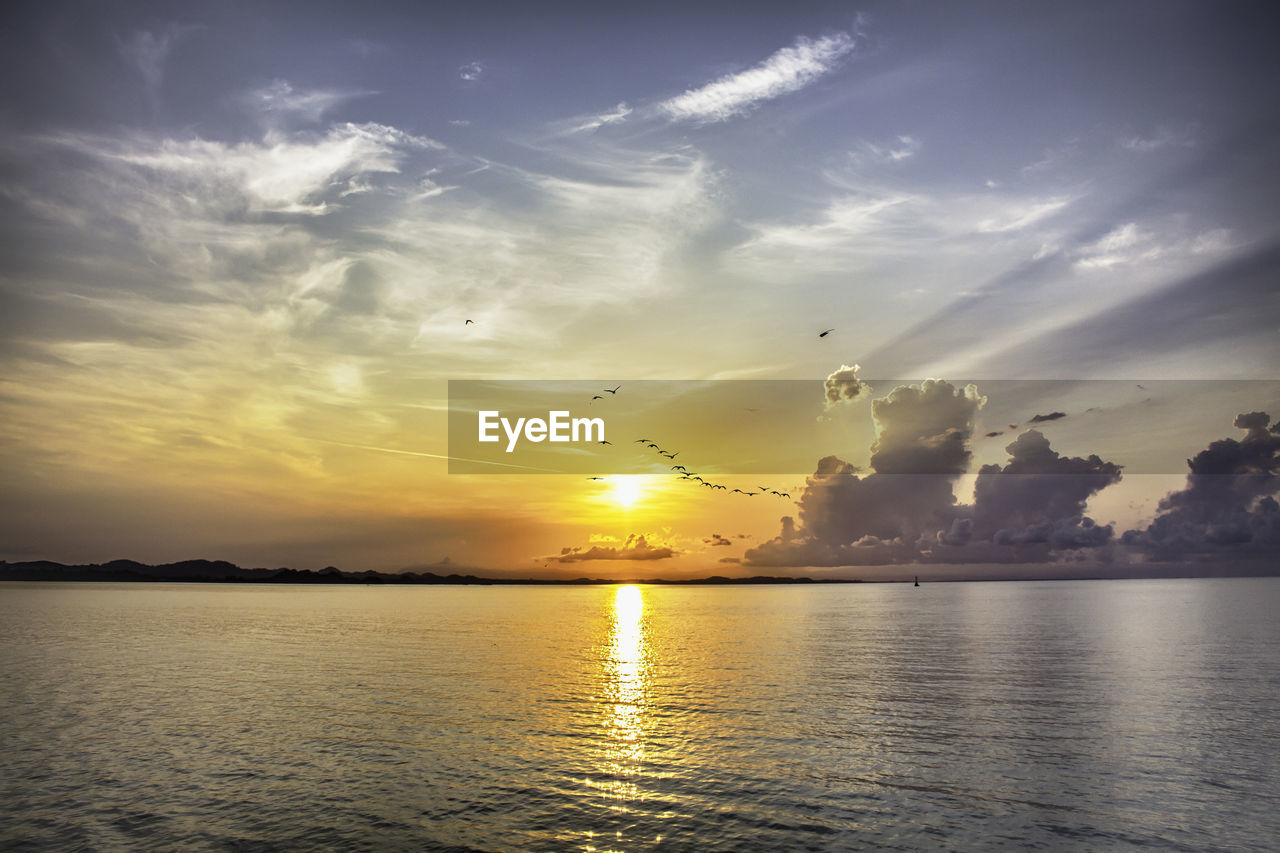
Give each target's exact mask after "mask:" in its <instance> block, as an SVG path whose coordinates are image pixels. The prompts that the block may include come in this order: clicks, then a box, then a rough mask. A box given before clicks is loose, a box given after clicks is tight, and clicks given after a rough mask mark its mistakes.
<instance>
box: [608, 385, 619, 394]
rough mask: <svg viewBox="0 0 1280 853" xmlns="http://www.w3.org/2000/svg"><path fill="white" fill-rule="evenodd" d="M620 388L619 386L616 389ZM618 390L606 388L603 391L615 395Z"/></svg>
mask: <svg viewBox="0 0 1280 853" xmlns="http://www.w3.org/2000/svg"><path fill="white" fill-rule="evenodd" d="M621 387H622V386H621V385H619V386H618V388H621ZM618 388H606V389H604V390H606V391H608V392H609V393H610V394H617V393H618Z"/></svg>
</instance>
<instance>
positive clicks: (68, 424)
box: [0, 0, 1280, 577]
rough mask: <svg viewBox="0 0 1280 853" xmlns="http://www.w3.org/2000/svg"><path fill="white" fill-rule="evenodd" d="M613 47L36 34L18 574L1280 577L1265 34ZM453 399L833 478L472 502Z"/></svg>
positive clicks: (13, 206) (529, 38) (381, 36)
mask: <svg viewBox="0 0 1280 853" xmlns="http://www.w3.org/2000/svg"><path fill="white" fill-rule="evenodd" d="M611 6H612V4H587V3H573V4H565V3H551V4H527V6H515V5H511V4H484V3H469V4H462V5H453V4H450V5H448V6H447V8H446V7H445V5H444V4H430V3H377V2H372V3H361V4H326V3H271V4H249V3H237V2H229V3H216V4H213V3H210V4H195V5H193V4H178V3H127V4H88V3H62V2H42V3H19V4H10V5H9V6H8V7H7V11H5V12H3V13H0V15H2V16H3V21H4V26H3V27H2V28H0V41H2V44H3V51H0V65H2V66H3V79H4V83H3V86H4V95H3V100H2V101H0V121H2V122H3V123H2V124H0V134H2V135H0V158H2V160H0V211H2V213H0V216H2V221H3V226H2V230H0V240H2V241H3V252H2V253H0V327H2V329H3V331H2V332H0V361H2V369H0V407H2V410H3V412H2V414H0V481H2V482H3V486H2V487H0V509H2V513H0V559H7V560H10V561H14V560H31V559H52V560H59V561H62V562H101V561H105V560H110V559H114V558H122V557H127V558H132V559H136V560H140V561H143V562H167V561H174V560H180V559H188V558H197V557H202V558H209V559H225V560H230V561H233V562H236V563H239V564H240V565H243V566H285V565H288V566H293V567H296V568H315V569H318V568H321V567H324V566H326V565H330V564H333V565H337V566H339V567H341V568H344V569H351V570H363V569H377V570H386V571H398V570H401V569H416V570H422V569H426V568H430V569H431V570H435V571H439V570H440V567H441V566H444V567H447V568H448V569H449V570H450V571H452V570H466V571H474V572H477V573H482V574H495V575H497V574H505V575H518V576H529V575H541V576H553V575H569V576H573V577H577V576H581V575H589V576H593V577H653V576H657V575H667V576H672V577H679V576H701V575H707V574H778V575H781V574H801V575H814V576H818V575H824V576H825V575H836V576H848V577H864V576H865V577H871V576H900V575H902V574H903V573H904V572H906V573H910V572H912V571H915V569H912V568H902V567H904V566H907V567H909V566H913V565H915V564H918V563H924V564H928V565H929V566H930V568H931V570H932V571H935V572H937V571H943V572H945V571H946V570H948V569H947V567H952V568H954V570H955V571H957V572H974V571H978V570H977V569H974V568H973V567H974V566H983V565H992V564H999V565H1006V566H1007V565H1010V564H1016V565H1021V566H1025V571H1026V573H1027V574H1028V575H1032V576H1034V575H1035V574H1037V573H1045V572H1048V571H1051V567H1052V566H1055V565H1062V564H1065V563H1072V564H1077V563H1083V564H1090V565H1093V564H1097V565H1104V566H1122V565H1128V564H1132V563H1135V562H1143V561H1161V562H1175V563H1177V562H1186V561H1200V562H1209V563H1212V562H1215V561H1218V562H1221V561H1232V560H1244V559H1247V560H1261V561H1267V560H1270V561H1271V562H1272V563H1273V564H1274V563H1275V557H1276V556H1280V506H1277V504H1276V501H1275V500H1274V499H1273V498H1272V497H1271V496H1272V495H1274V494H1275V493H1276V492H1277V490H1278V489H1280V485H1278V484H1277V482H1276V478H1275V474H1276V472H1277V459H1278V458H1280V434H1278V433H1276V432H1274V431H1272V430H1271V429H1270V427H1271V419H1273V418H1280V381H1273V380H1280V376H1277V366H1278V365H1280V345H1278V343H1280V340H1278V337H1277V336H1278V334H1280V203H1278V202H1277V195H1276V187H1277V185H1278V183H1280V181H1278V178H1280V162H1278V160H1280V61H1278V60H1277V58H1276V57H1277V54H1276V51H1275V47H1274V34H1275V32H1276V24H1277V22H1278V21H1277V17H1278V16H1277V14H1276V12H1275V8H1274V4H1269V3H1261V2H1259V3H1248V2H1238V3H1237V2H1233V3H1210V2H1172V1H1171V0H1160V2H1137V3H1134V2H1122V3H1091V4H1074V3H1072V4H1068V3H1023V2H1016V3H1015V2H1010V3H914V2H896V3H875V2H871V3H836V2H831V3H806V2H797V3H786V4H772V8H766V9H757V8H755V7H751V8H750V11H746V9H747V7H743V6H741V5H740V4H697V6H696V8H693V9H690V8H686V7H685V6H683V5H674V4H672V5H663V4H654V3H646V4H631V5H628V6H626V7H620V8H612V7H611ZM467 320H472V321H474V322H473V323H471V324H466V321H467ZM828 328H833V329H834V331H832V332H831V333H830V334H829V335H827V336H826V337H821V338H820V337H819V336H818V333H819V332H821V331H823V330H825V329H828ZM854 365H857V366H858V367H859V369H858V370H857V371H854V370H853V369H852V368H853V366H854ZM828 377H834V378H833V379H832V380H831V381H830V382H828V384H827V385H825V386H824V381H827V380H828ZM450 380H453V381H455V382H457V381H461V380H473V381H475V380H484V381H488V382H496V383H499V384H501V383H503V382H512V383H514V382H517V381H520V382H525V383H536V382H557V381H564V382H568V381H574V382H577V381H581V382H583V383H586V385H585V386H584V387H596V386H597V385H598V386H599V387H600V388H604V387H606V386H605V385H603V384H600V383H607V384H608V387H614V386H620V389H619V392H618V395H617V397H616V400H615V399H613V398H611V399H606V400H602V401H599V402H594V403H592V404H591V405H594V406H596V407H598V408H603V407H604V406H605V405H606V404H608V403H611V402H619V403H620V404H621V402H622V399H623V395H625V394H627V393H629V392H631V390H632V389H631V388H630V387H629V386H628V383H638V382H639V381H640V380H683V381H686V382H688V383H690V384H689V387H694V385H693V383H694V382H698V383H705V384H703V385H698V386H697V387H699V388H703V387H706V388H711V387H717V388H718V387H721V386H723V387H730V384H729V383H724V382H722V381H723V380H757V381H759V380H792V381H793V382H791V383H787V385H788V386H792V385H794V384H795V383H805V382H808V383H812V399H811V402H810V403H795V402H792V399H793V398H792V397H791V396H790V395H782V396H779V397H774V396H771V395H765V399H763V400H762V401H761V405H759V406H747V405H745V404H743V405H738V404H737V403H735V406H734V408H733V409H732V412H733V413H732V414H724V415H722V416H717V417H715V418H711V417H708V418H703V419H697V418H694V416H693V415H692V414H690V415H687V416H685V415H681V416H679V417H677V416H672V417H670V418H669V420H668V422H665V423H664V425H665V427H666V435H664V436H659V437H658V439H659V442H660V443H661V442H663V441H668V442H670V443H669V444H664V445H663V446H664V447H668V446H669V447H671V449H676V450H683V452H684V453H686V454H687V455H686V456H684V457H683V458H684V459H688V458H690V457H691V456H695V455H696V453H695V451H696V450H697V449H699V448H702V449H705V453H706V454H708V455H709V454H710V453H711V452H712V450H714V449H719V451H726V449H727V448H729V447H733V448H737V447H742V448H747V449H750V448H751V447H753V446H757V447H760V448H761V452H763V451H764V448H765V446H766V444H767V443H768V442H770V441H773V442H776V441H778V439H777V437H776V434H775V433H773V432H769V431H768V430H767V429H765V428H764V427H762V426H760V425H759V424H758V423H754V422H753V421H752V418H751V417H750V415H752V414H755V413H754V412H752V411H750V410H752V409H760V410H762V411H765V412H766V413H767V414H766V415H764V416H762V420H763V418H764V417H767V418H769V419H771V420H770V423H785V424H786V425H787V429H793V428H794V429H795V430H799V431H800V432H799V433H796V434H803V435H804V436H807V437H806V438H795V439H787V441H788V442H799V444H798V446H797V445H795V444H789V445H788V449H789V450H791V451H796V452H797V454H798V456H799V457H801V458H803V459H807V460H808V463H807V465H806V466H805V467H803V468H797V470H795V471H793V472H790V473H779V474H773V473H771V474H769V475H768V476H767V478H766V479H760V478H759V476H757V475H752V476H750V477H748V476H747V474H746V473H745V471H746V470H747V469H748V468H749V466H747V465H746V464H745V463H746V462H747V461H748V460H746V459H745V458H743V459H733V458H717V460H716V461H715V462H714V463H708V464H714V465H716V466H718V468H717V470H715V471H714V472H713V473H715V474H716V476H717V477H719V478H720V481H722V482H724V483H725V484H727V485H728V486H729V489H733V488H741V489H744V490H749V489H758V488H759V487H760V486H761V485H767V486H768V487H769V488H770V489H777V490H779V491H784V492H789V493H790V496H789V497H788V498H786V499H782V498H779V497H777V496H770V495H757V496H755V497H751V498H744V497H742V496H741V495H731V494H726V491H727V490H726V491H718V492H717V491H716V490H713V489H710V488H698V487H696V486H691V485H690V484H689V483H684V482H678V481H676V479H675V477H674V475H673V474H671V473H670V472H669V471H667V472H664V473H659V472H660V471H662V468H661V467H656V466H655V468H654V470H653V473H650V474H641V475H620V474H614V473H613V472H612V471H605V470H604V469H603V467H602V474H603V476H604V477H605V479H602V480H588V479H586V477H585V476H584V472H582V471H579V470H577V469H574V473H572V474H546V473H535V472H530V471H524V470H517V469H511V471H510V472H509V473H508V472H504V473H484V474H480V473H456V472H455V473H450V466H449V461H448V458H449V456H450V455H451V450H450V441H449V436H448V434H447V425H448V407H449V382H450ZM925 380H933V381H929V382H925ZM1014 380H1019V381H1014ZM864 385H865V386H866V387H863V386H864ZM912 386H914V387H912ZM732 387H736V388H743V387H746V386H741V385H734V386H732ZM799 387H803V386H799ZM832 389H834V390H832ZM895 389H897V390H895ZM828 394H830V395H831V396H828ZM796 399H799V398H798V397H797V398H796ZM587 405H588V401H587V400H586V399H583V400H582V406H581V408H582V409H583V410H584V411H583V412H581V413H582V414H586V412H585V409H586V406H587ZM1054 412H1060V413H1061V415H1060V416H1058V417H1053V413H1054ZM593 413H594V410H593ZM1262 413H1267V414H1269V415H1270V417H1267V416H1266V415H1264V414H1262ZM575 414H579V412H576V411H575ZM1036 415H1040V416H1041V417H1042V420H1040V421H1039V422H1036V423H1030V421H1031V420H1032V418H1033V417H1034V416H1036ZM1011 423H1016V424H1017V427H1016V428H1015V427H1012V426H1010V424H1011ZM1028 430H1034V431H1033V432H1028ZM787 434H788V435H791V434H792V433H787ZM641 435H643V433H642V434H641ZM637 437H640V436H637V435H632V434H631V432H629V431H628V432H623V433H620V434H617V435H616V437H615V435H614V434H610V435H609V438H610V439H611V440H613V441H615V442H616V444H618V445H624V444H625V445H628V446H630V445H632V443H633V439H635V438H637ZM729 438H732V440H733V442H736V443H733V444H729V443H726V442H728V441H729ZM753 442H755V445H753V444H752V443H753ZM872 442H875V444H874V446H873V444H872ZM1211 442H1216V444H1213V445H1212V446H1211ZM627 452H628V453H630V452H632V451H631V450H627ZM743 453H744V454H746V453H747V450H744V451H743ZM454 455H457V454H456V453H455V454H454ZM705 459H707V456H703V457H702V458H701V459H700V460H699V461H703V460H705ZM659 461H660V460H659ZM677 461H680V460H677ZM739 462H741V463H743V465H738V464H737V463H739ZM982 465H991V466H999V468H1000V472H999V473H997V472H996V471H994V470H991V469H989V470H988V471H987V472H986V473H985V474H980V473H979V471H980V468H981V466H982ZM1189 465H1190V466H1191V468H1190V470H1193V471H1195V472H1196V473H1202V474H1221V475H1233V476H1231V477H1217V478H1207V479H1206V478H1201V479H1199V480H1196V481H1188V480H1187V478H1186V474H1187V473H1188V470H1189V468H1188V466H1189ZM855 468H856V470H855ZM557 470H560V469H557ZM614 470H621V469H616V468H615V469H614ZM1242 475H1247V476H1242ZM885 564H889V565H893V566H897V568H893V569H875V568H873V567H875V566H879V565H885ZM940 567H941V568H940ZM877 573H878V574H877Z"/></svg>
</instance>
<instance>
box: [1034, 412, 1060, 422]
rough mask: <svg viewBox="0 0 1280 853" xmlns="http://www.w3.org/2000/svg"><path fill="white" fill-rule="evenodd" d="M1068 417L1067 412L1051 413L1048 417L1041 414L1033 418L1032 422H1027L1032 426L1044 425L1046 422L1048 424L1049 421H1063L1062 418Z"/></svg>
mask: <svg viewBox="0 0 1280 853" xmlns="http://www.w3.org/2000/svg"><path fill="white" fill-rule="evenodd" d="M1066 416H1067V413H1066V412H1050V413H1049V414H1047V415H1040V414H1037V415H1034V416H1032V418H1031V420H1029V421H1027V423H1032V424H1042V423H1045V422H1047V421H1056V420H1061V419H1062V418H1065V417H1066Z"/></svg>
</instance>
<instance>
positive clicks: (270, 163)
mask: <svg viewBox="0 0 1280 853" xmlns="http://www.w3.org/2000/svg"><path fill="white" fill-rule="evenodd" d="M56 141H58V142H60V143H61V144H63V145H65V146H67V147H70V148H74V149H76V150H79V151H81V152H83V153H87V154H90V155H92V156H94V157H97V158H100V159H102V160H105V161H111V162H116V163H122V164H127V165H130V166H134V167H138V168H140V169H144V170H147V171H148V172H150V173H151V174H152V175H154V176H157V177H160V178H161V179H162V180H163V179H164V177H165V176H171V177H172V178H174V179H176V182H177V183H176V185H174V186H171V187H168V188H165V189H163V190H162V191H163V193H164V195H165V196H166V197H167V198H169V199H170V200H171V201H178V200H181V199H182V198H184V197H185V198H188V199H192V200H195V201H198V202H201V203H203V206H204V207H205V209H208V207H209V203H210V202H212V203H213V205H214V207H215V209H216V208H217V207H223V208H224V209H225V207H226V206H228V205H230V206H233V207H241V206H243V207H247V208H248V209H249V210H256V211H278V212H286V213H308V214H323V213H326V212H328V211H329V205H328V203H327V202H326V201H324V200H322V199H320V198H318V197H319V196H321V195H323V194H324V193H325V192H326V191H327V190H330V189H333V188H335V187H337V186H338V185H339V184H342V185H343V186H344V187H345V185H346V184H345V182H346V181H348V180H349V179H351V178H354V177H358V176H361V175H367V174H372V173H377V172H384V173H394V172H398V171H399V168H400V164H401V162H402V161H403V160H404V158H405V156H406V154H407V153H408V152H409V151H411V150H414V149H417V150H422V149H439V148H442V147H443V146H441V145H440V144H439V143H438V142H435V141H434V140H431V139H428V138H426V137H422V136H414V135H413V134H409V133H405V132H404V131H401V130H398V129H396V128H394V127H389V126H387V125H382V124H377V123H374V122H368V123H364V124H353V123H351V122H345V123H342V124H337V125H334V126H333V127H331V128H329V130H328V131H327V132H326V133H325V134H323V135H321V136H316V135H289V134H284V133H280V132H277V131H272V132H269V133H267V134H266V136H265V137H264V138H263V139H262V140H261V141H260V142H242V143H239V144H234V145H233V144H228V143H224V142H218V141H214V140H206V139H187V140H178V139H158V140H156V139H147V138H142V137H139V138H132V139H123V140H121V139H116V140H112V139H104V138H93V137H85V136H64V137H60V138H59V139H57V140H56ZM160 189H161V188H157V190H160ZM193 193H195V194H196V195H194V196H193Z"/></svg>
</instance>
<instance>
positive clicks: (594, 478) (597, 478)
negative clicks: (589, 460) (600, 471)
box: [587, 477, 604, 480]
mask: <svg viewBox="0 0 1280 853" xmlns="http://www.w3.org/2000/svg"><path fill="white" fill-rule="evenodd" d="M587 479H588V480H603V479H604V477H588V478H587Z"/></svg>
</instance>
